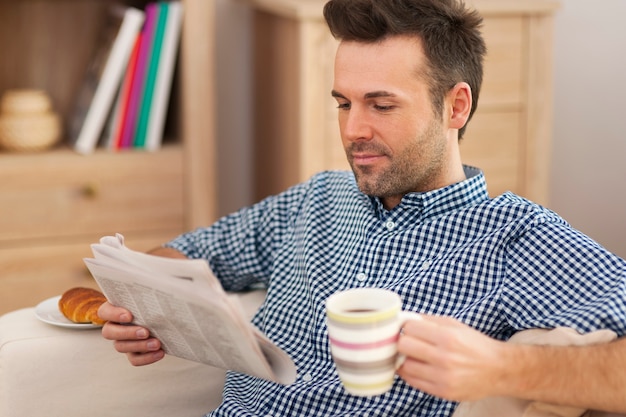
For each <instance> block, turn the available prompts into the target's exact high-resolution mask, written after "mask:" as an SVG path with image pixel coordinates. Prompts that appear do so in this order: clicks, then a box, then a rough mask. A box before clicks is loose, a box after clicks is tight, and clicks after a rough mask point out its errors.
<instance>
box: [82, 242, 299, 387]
mask: <svg viewBox="0 0 626 417" xmlns="http://www.w3.org/2000/svg"><path fill="white" fill-rule="evenodd" d="M91 249H92V252H93V255H94V257H93V258H85V259H84V262H85V264H86V265H87V268H88V269H89V271H90V272H91V274H92V275H93V277H94V279H95V280H96V282H97V283H98V285H99V286H100V289H101V290H102V292H103V293H104V295H105V296H106V298H107V299H108V300H109V302H111V303H112V304H114V305H117V306H121V307H124V308H126V309H128V310H129V311H130V312H131V313H132V314H133V318H134V323H135V324H137V325H140V326H143V327H146V328H147V329H149V330H150V332H151V334H152V335H153V336H154V337H156V338H158V339H159V340H160V341H161V345H162V347H163V350H164V351H165V352H166V353H168V354H170V355H173V356H177V357H181V358H185V359H188V360H192V361H196V362H201V363H205V364H207V365H211V366H216V367H219V368H222V369H227V370H232V371H237V372H242V373H245V374H248V375H252V376H255V377H258V378H262V379H266V380H269V381H274V382H277V383H280V384H291V383H293V382H294V381H295V378H296V367H295V365H294V363H293V361H292V360H291V358H290V357H289V356H288V355H287V354H286V353H285V352H284V351H283V350H282V349H280V348H279V347H278V346H276V345H275V344H274V343H272V342H271V341H270V340H269V339H268V338H267V337H266V336H265V335H264V334H263V333H261V331H259V330H258V329H257V328H256V327H255V326H253V325H252V324H251V323H250V322H249V321H247V320H246V319H245V314H244V313H243V308H242V307H241V305H240V304H237V299H236V298H234V297H232V296H229V295H228V294H227V293H226V292H225V291H224V290H223V288H222V286H221V284H220V282H219V281H218V280H217V278H216V277H215V275H214V274H213V272H212V271H211V268H210V267H209V264H208V263H207V262H206V261H205V260H202V259H173V258H166V257H160V256H155V255H150V254H147V253H143V252H137V251H134V250H132V249H130V248H128V247H127V246H126V245H125V244H124V236H122V235H121V234H116V235H115V236H104V237H102V238H101V239H100V242H99V243H95V244H92V245H91Z"/></svg>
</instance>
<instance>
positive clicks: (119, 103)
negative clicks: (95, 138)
mask: <svg viewBox="0 0 626 417" xmlns="http://www.w3.org/2000/svg"><path fill="white" fill-rule="evenodd" d="M140 43H141V36H140V35H137V38H136V39H135V45H134V46H133V50H132V52H131V54H130V58H129V60H128V66H127V68H126V72H125V74H124V78H123V80H122V85H121V86H120V91H119V93H118V96H117V100H116V101H115V105H114V107H113V110H112V114H111V117H110V118H109V123H108V126H107V130H106V135H105V146H106V148H108V149H114V150H115V149H119V148H120V142H121V136H122V126H123V124H124V120H125V117H126V110H127V109H128V102H129V100H130V91H131V88H132V81H133V73H134V71H135V66H136V65H137V56H138V55H139V44H140Z"/></svg>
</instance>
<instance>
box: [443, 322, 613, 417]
mask: <svg viewBox="0 0 626 417" xmlns="http://www.w3.org/2000/svg"><path fill="white" fill-rule="evenodd" d="M615 338H616V335H615V333H614V332H612V331H610V330H599V331H596V332H591V333H587V334H584V335H581V334H579V333H577V332H576V331H575V330H573V329H568V328H563V327H559V328H556V329H553V330H543V329H531V330H525V331H522V332H519V333H517V334H515V335H514V336H513V337H512V338H511V339H510V342H511V343H527V344H543V345H560V346H564V345H578V346H580V345H588V344H593V343H605V342H609V341H611V340H614V339H615ZM583 415H585V417H587V416H589V417H591V416H594V417H601V416H604V417H609V416H618V414H606V413H600V412H593V413H591V412H588V411H587V410H584V409H580V408H575V407H565V406H558V405H551V404H546V403H542V402H538V401H528V400H520V399H517V398H510V397H491V398H485V399H483V400H479V401H467V402H462V403H461V404H459V406H458V407H457V410H456V411H455V413H454V415H453V417H503V416H506V417H580V416H583Z"/></svg>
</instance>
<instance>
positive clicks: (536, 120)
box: [250, 0, 558, 204]
mask: <svg viewBox="0 0 626 417" xmlns="http://www.w3.org/2000/svg"><path fill="white" fill-rule="evenodd" d="M250 2H251V3H252V4H253V6H254V7H255V18H254V21H255V31H254V33H255V48H254V50H255V62H256V68H255V74H256V75H255V76H256V80H255V81H256V82H255V85H256V91H255V106H256V107H255V108H256V120H255V132H256V138H255V145H256V149H255V156H256V176H255V178H256V181H257V182H256V186H255V189H256V193H257V195H256V197H257V198H261V197H263V196H265V195H268V194H272V193H276V192H279V191H281V190H282V189H284V188H285V187H287V186H290V185H292V184H294V183H296V182H299V181H302V180H305V179H307V178H308V177H310V176H311V175H312V174H314V173H315V172H318V171H321V170H324V169H349V166H348V164H347V162H346V161H345V156H344V153H343V149H342V146H341V140H340V138H339V132H338V127H337V115H336V112H337V111H336V104H335V102H334V100H333V99H332V98H331V97H330V91H331V89H332V82H333V80H332V77H333V60H334V52H335V49H336V46H337V43H336V41H335V40H334V39H333V38H332V37H331V35H330V34H329V32H328V30H327V28H326V25H325V23H324V21H323V18H322V8H323V5H324V3H325V0H250ZM467 3H468V4H471V5H474V6H475V7H476V8H477V9H478V10H479V11H480V12H481V14H482V15H483V17H484V19H485V20H484V27H483V33H484V35H485V40H486V42H487V47H488V54H487V57H486V63H485V78H484V83H483V88H482V91H481V94H480V99H479V104H478V109H477V111H476V114H475V115H474V118H473V119H472V121H470V123H469V125H468V128H467V133H466V135H465V138H464V139H462V142H461V152H462V156H463V161H464V162H465V163H467V164H470V165H474V166H478V167H480V168H481V169H483V171H484V172H485V175H486V177H487V183H488V187H489V191H490V193H491V194H492V195H497V194H500V193H502V192H504V191H506V190H511V191H513V192H516V193H518V194H520V195H522V196H525V197H528V198H530V199H532V200H534V201H536V202H538V203H543V204H546V203H547V199H548V175H549V161H550V149H551V145H550V144H551V134H552V132H551V130H552V26H553V14H554V12H555V10H556V9H557V7H558V2H556V1H552V0H528V1H523V2H522V1H512V0H474V1H470V2H467Z"/></svg>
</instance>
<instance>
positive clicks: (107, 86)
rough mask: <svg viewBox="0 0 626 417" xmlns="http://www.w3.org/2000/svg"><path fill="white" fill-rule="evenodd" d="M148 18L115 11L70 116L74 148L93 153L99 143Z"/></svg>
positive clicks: (137, 12)
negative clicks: (130, 58) (133, 50)
mask: <svg viewBox="0 0 626 417" xmlns="http://www.w3.org/2000/svg"><path fill="white" fill-rule="evenodd" d="M144 19H145V14H144V12H143V10H139V9H136V8H133V7H123V6H116V7H113V8H111V12H110V16H109V19H108V21H107V24H106V28H105V30H104V32H103V35H102V38H101V40H100V43H99V45H98V47H97V48H96V53H95V55H94V57H93V58H92V60H91V62H90V64H89V66H88V68H87V71H86V75H85V80H84V82H83V84H82V86H81V89H80V91H79V93H78V96H77V100H76V104H75V107H74V111H73V113H72V115H71V116H70V122H69V128H68V134H69V139H70V145H71V146H72V147H73V148H74V150H76V151H77V152H79V153H82V154H87V153H91V152H93V150H94V149H95V147H96V146H97V144H98V141H99V139H100V136H101V135H102V130H103V128H104V124H105V122H106V120H107V118H108V116H109V113H110V112H111V107H112V104H113V101H114V100H115V95H116V93H117V91H118V89H119V85H120V83H121V80H122V77H123V74H124V70H125V69H126V66H127V64H128V59H129V57H130V55H131V51H132V49H133V45H134V43H135V39H136V37H137V34H138V33H139V32H140V30H141V27H142V24H143V22H144Z"/></svg>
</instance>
